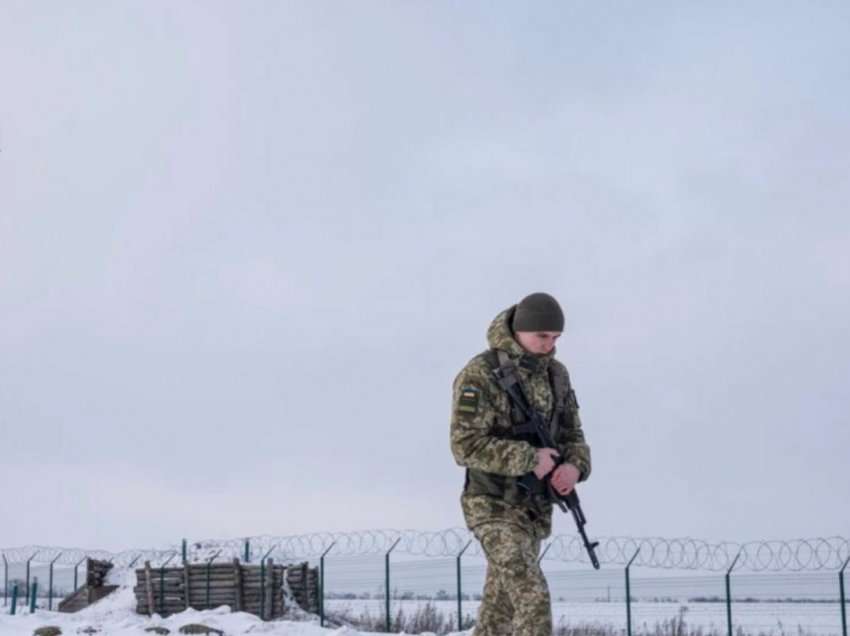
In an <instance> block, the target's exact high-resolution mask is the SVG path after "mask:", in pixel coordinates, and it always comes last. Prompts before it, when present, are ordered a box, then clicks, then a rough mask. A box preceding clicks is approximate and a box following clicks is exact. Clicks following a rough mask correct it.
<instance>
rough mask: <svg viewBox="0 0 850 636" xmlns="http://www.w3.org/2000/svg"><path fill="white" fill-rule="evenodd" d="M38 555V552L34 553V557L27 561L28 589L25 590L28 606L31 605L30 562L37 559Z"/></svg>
mask: <svg viewBox="0 0 850 636" xmlns="http://www.w3.org/2000/svg"><path fill="white" fill-rule="evenodd" d="M36 554H38V551H37V550H36V551H35V552H34V553H33V555H32V556H31V557H30V558H29V559H27V582H26V586H27V587H26V589H25V590H24V591H25V592H26V595H27V602H26V605H29V604H30V561H32V560H33V559H34V558H35V555H36Z"/></svg>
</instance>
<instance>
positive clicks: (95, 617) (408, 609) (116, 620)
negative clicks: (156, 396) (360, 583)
mask: <svg viewBox="0 0 850 636" xmlns="http://www.w3.org/2000/svg"><path fill="white" fill-rule="evenodd" d="M109 578H110V580H111V582H112V583H115V584H119V585H121V588H120V589H119V590H118V591H116V592H115V593H114V594H112V595H111V596H109V597H107V598H105V599H104V600H102V601H100V602H99V603H96V604H95V605H93V606H91V607H89V608H87V609H85V610H83V611H81V612H78V613H76V614H60V613H58V612H55V611H54V612H50V611H48V610H46V609H43V608H41V609H37V610H36V611H35V613H33V614H30V613H29V609H28V608H26V607H24V603H23V602H19V605H18V613H17V615H15V616H10V615H9V614H8V611H9V608H8V607H6V608H2V613H0V636H31V635H32V633H33V631H34V630H35V629H36V628H38V627H43V626H45V625H56V626H58V627H60V628H61V629H62V632H63V634H82V633H84V631H83V630H86V629H87V628H89V627H91V628H94V629H96V630H98V633H99V634H103V635H105V636H112V635H114V636H130V635H135V636H141V635H144V634H149V633H150V632H145V631H144V630H145V629H146V628H150V627H155V626H161V627H165V628H167V629H169V630H170V632H171V633H172V634H178V633H179V631H178V630H179V628H180V627H182V626H184V625H187V624H190V623H201V624H204V625H207V626H209V627H213V628H215V629H220V630H222V631H223V632H224V633H225V634H269V635H271V636H314V635H315V636H319V635H327V634H338V635H348V636H357V635H358V634H371V633H372V632H358V631H355V630H353V629H351V628H347V627H344V628H339V629H326V628H325V629H323V628H321V627H319V626H318V624H317V621H316V620H315V619H314V620H312V621H310V620H306V621H300V622H293V621H275V622H264V621H261V620H260V619H259V618H257V617H255V616H253V615H251V614H247V613H244V612H230V610H229V608H226V607H220V608H217V609H214V610H204V611H196V610H187V611H185V612H181V613H180V614H176V615H174V616H170V617H168V618H160V617H158V616H154V617H152V618H148V617H147V616H141V615H139V614H137V613H136V612H135V604H136V600H135V596H134V594H133V591H132V586H133V579H134V578H135V575H134V574H133V573H130V572H126V571H123V572H115V573H114V574H113V576H111V577H109ZM426 602H427V601H421V600H419V601H417V600H411V601H398V600H395V601H393V602H392V614H393V616H395V615H396V614H397V612H398V611H399V610H401V611H402V612H404V613H405V614H407V615H411V614H414V613H415V612H416V611H417V609H419V608H420V607H421V606H422V605H423V604H425V603H426ZM431 603H432V604H433V605H435V606H436V607H437V609H438V610H439V611H440V612H442V613H443V614H444V615H445V616H446V617H449V616H451V618H452V621H453V623H456V621H457V602H456V601H431ZM46 604H47V600H46V599H39V605H40V606H41V605H45V606H46ZM57 604H58V603H57ZM55 607H56V604H54V608H55ZM326 609H327V611H328V613H329V614H334V613H338V612H343V613H344V612H346V611H347V612H348V613H349V616H350V617H351V618H355V619H356V618H357V617H358V616H359V615H360V614H362V613H363V612H368V613H369V614H370V615H371V616H372V617H373V618H376V617H382V616H383V612H384V602H383V601H381V600H327V601H326ZM477 610H478V602H477V601H464V603H463V613H464V615H470V614H471V615H474V614H475V613H476V612H477ZM840 611H841V610H840V606H839V604H838V603H737V604H734V605H733V621H734V625H735V627H736V628H739V627H740V628H742V629H743V630H744V632H745V633H747V634H759V633H773V634H777V635H781V634H795V635H796V634H798V633H803V634H812V635H816V636H821V635H823V636H826V635H833V634H834V635H836V636H837V635H839V634H841V614H840ZM725 612H726V607H725V604H723V603H689V604H687V603H686V604H683V603H676V602H669V603H664V602H634V603H633V604H632V617H633V625H634V627H635V629H636V631H639V632H647V631H649V632H652V631H654V628H655V626H656V625H658V624H661V623H664V622H665V621H669V620H671V619H674V618H679V617H680V616H681V617H683V618H684V620H685V623H686V625H687V627H688V628H689V629H696V628H701V629H703V630H704V631H706V632H719V633H722V634H725V632H726V613H725ZM553 614H554V617H555V623H556V624H561V625H570V626H578V625H587V624H592V625H596V626H600V627H607V628H613V630H615V631H620V630H622V631H625V625H626V611H625V606H624V604H623V603H622V602H555V603H554V604H553ZM454 633H455V634H468V633H469V632H454Z"/></svg>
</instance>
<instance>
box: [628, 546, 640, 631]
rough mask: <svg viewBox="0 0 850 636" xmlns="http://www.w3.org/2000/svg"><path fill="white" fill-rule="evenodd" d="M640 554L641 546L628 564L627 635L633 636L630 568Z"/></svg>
mask: <svg viewBox="0 0 850 636" xmlns="http://www.w3.org/2000/svg"><path fill="white" fill-rule="evenodd" d="M638 554H640V548H638V549H637V550H635V554H634V556H633V557H632V558H631V560H630V561H629V563H628V565H626V634H627V636H632V585H631V574H630V573H629V569H630V568H631V567H632V563H634V562H635V559H636V558H637V556H638Z"/></svg>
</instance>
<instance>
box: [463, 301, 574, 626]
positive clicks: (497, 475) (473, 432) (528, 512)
mask: <svg viewBox="0 0 850 636" xmlns="http://www.w3.org/2000/svg"><path fill="white" fill-rule="evenodd" d="M515 309H516V305H514V306H513V307H510V308H509V309H506V310H505V311H503V312H501V313H500V314H499V315H498V316H496V318H495V319H494V320H493V322H492V323H491V325H490V328H489V329H488V330H487V342H488V344H489V345H490V351H489V352H487V351H485V352H483V353H481V354H479V355H477V356H475V357H474V358H473V359H472V360H470V361H469V363H468V364H467V365H466V366H465V367H464V368H463V370H462V371H461V372H460V374H458V376H457V378H456V379H455V381H454V391H453V402H452V422H451V448H452V453H453V454H454V458H455V461H456V462H457V463H458V464H459V465H461V466H464V467H466V468H467V474H466V484H465V486H464V492H463V495H462V496H461V507H462V509H463V514H464V518H465V520H466V524H467V526H468V527H469V529H470V530H471V531H472V532H473V534H474V535H475V537H476V538H477V539H478V541H479V542H480V543H481V546H482V548H483V549H484V553H485V556H486V558H487V578H486V581H485V584H484V598H483V601H482V603H481V608H480V610H479V615H478V621H477V623H476V627H475V632H474V634H475V635H476V636H494V635H498V636H511V635H513V636H549V635H551V633H552V611H551V605H550V600H549V589H548V586H547V584H546V579H545V577H544V576H543V573H542V572H541V570H540V567H539V565H538V563H537V558H538V556H539V553H540V543H541V541H542V540H543V539H545V538H546V537H548V536H549V535H550V534H551V528H552V521H551V520H552V503H551V502H550V501H549V500H548V496H547V494H546V493H545V492H544V491H543V490H542V488H541V490H540V491H539V492H537V493H531V494H529V493H527V492H525V491H523V490H521V489H520V488H519V486H518V484H517V479H516V478H517V477H520V476H522V475H525V474H527V473H530V472H532V471H533V470H534V467H535V465H536V463H537V456H536V449H535V447H534V446H533V445H532V444H530V443H529V442H527V441H521V440H518V439H512V437H515V435H513V434H512V430H511V429H512V426H513V425H514V423H515V422H517V421H520V420H521V418H520V416H519V415H518V414H517V413H512V409H511V403H510V400H509V398H508V395H507V393H505V391H503V390H502V388H501V387H500V386H499V385H498V384H497V382H496V379H495V377H494V376H493V371H492V369H491V366H490V363H488V355H489V356H491V357H492V356H493V353H492V352H494V351H503V352H504V353H505V354H507V356H508V357H509V359H510V361H511V362H512V363H513V364H514V366H515V367H516V369H517V375H518V376H519V379H520V381H521V382H522V384H523V388H524V390H525V393H526V395H527V396H528V399H529V401H530V402H531V404H532V406H533V407H534V408H536V409H537V410H538V411H539V412H540V413H541V414H542V415H543V417H544V421H547V422H551V427H552V433H553V439H554V441H555V444H556V447H557V450H558V452H559V453H560V454H561V455H562V456H563V457H564V458H565V459H566V461H567V462H569V463H571V464H573V465H575V466H576V467H577V468H578V469H579V472H580V473H581V476H580V481H583V480H585V479H587V477H588V476H589V475H590V448H589V447H588V446H587V444H586V443H585V439H584V433H583V432H582V428H581V420H580V419H579V414H578V402H577V401H576V398H575V392H573V390H572V388H571V386H570V382H569V374H568V373H567V370H566V367H564V365H562V364H561V363H560V362H558V361H557V360H555V358H554V354H555V352H554V350H553V351H552V352H551V353H549V354H547V355H534V354H531V353H528V352H526V351H525V349H523V348H522V346H521V345H520V344H519V343H518V342H517V341H516V340H515V339H514V337H513V333H512V332H511V328H510V325H511V322H512V319H513V314H514V311H515Z"/></svg>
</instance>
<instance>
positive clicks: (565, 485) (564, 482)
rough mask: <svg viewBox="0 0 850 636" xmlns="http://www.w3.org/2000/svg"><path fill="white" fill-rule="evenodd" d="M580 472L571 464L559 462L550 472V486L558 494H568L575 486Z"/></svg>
mask: <svg viewBox="0 0 850 636" xmlns="http://www.w3.org/2000/svg"><path fill="white" fill-rule="evenodd" d="M579 477H581V473H580V472H579V469H578V468H576V467H575V466H573V465H572V464H561V465H560V466H558V467H557V468H556V469H555V472H554V473H552V488H554V489H555V492H556V493H558V494H559V495H568V494H570V491H571V490H572V489H573V488H575V486H576V483H577V482H578V479H579Z"/></svg>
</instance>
